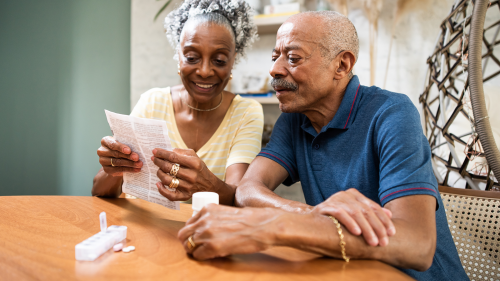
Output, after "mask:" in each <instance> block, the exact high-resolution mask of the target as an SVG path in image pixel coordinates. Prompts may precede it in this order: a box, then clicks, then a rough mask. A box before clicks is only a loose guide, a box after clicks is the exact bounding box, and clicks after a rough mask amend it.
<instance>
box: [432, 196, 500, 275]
mask: <svg viewBox="0 0 500 281" xmlns="http://www.w3.org/2000/svg"><path fill="white" fill-rule="evenodd" d="M439 192H440V193H441V198H442V200H443V204H444V207H445V211H446V216H447V218H448V226H449V227H450V231H451V235H452V236H453V241H454V242H455V246H456V247H457V250H458V255H459V256H460V261H461V262H462V266H463V267H464V269H465V272H466V273H467V275H468V276H469V278H470V280H500V253H499V252H498V251H499V250H500V192H494V191H479V190H470V189H458V188H452V187H446V186H440V187H439Z"/></svg>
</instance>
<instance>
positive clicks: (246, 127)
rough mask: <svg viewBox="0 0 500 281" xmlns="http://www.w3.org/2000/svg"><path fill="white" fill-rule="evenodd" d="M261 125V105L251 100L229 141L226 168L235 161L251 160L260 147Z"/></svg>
mask: <svg viewBox="0 0 500 281" xmlns="http://www.w3.org/2000/svg"><path fill="white" fill-rule="evenodd" d="M263 127H264V114H263V112H262V105H261V104H260V103H258V102H256V101H253V100H252V101H250V105H248V107H247V109H246V110H245V113H244V114H243V117H242V119H241V122H240V123H239V126H238V129H237V131H236V134H235V137H234V139H233V141H232V143H231V147H230V152H229V157H228V159H227V162H226V168H227V167H229V166H231V165H233V164H237V163H246V164H250V163H251V162H252V161H253V159H254V158H255V157H256V156H257V153H259V151H260V148H261V144H262V130H263Z"/></svg>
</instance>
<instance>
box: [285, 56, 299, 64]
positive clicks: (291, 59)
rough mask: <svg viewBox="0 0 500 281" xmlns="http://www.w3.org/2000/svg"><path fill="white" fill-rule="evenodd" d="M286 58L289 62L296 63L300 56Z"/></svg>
mask: <svg viewBox="0 0 500 281" xmlns="http://www.w3.org/2000/svg"><path fill="white" fill-rule="evenodd" d="M288 60H289V61H290V62H291V63H297V62H299V60H300V58H292V57H289V58H288Z"/></svg>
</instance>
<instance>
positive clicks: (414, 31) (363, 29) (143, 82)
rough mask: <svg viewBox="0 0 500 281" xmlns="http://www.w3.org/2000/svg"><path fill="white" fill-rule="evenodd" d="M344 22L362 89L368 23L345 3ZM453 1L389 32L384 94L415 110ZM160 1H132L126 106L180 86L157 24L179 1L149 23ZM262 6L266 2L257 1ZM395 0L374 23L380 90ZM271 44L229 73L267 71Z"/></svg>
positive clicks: (258, 46)
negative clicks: (354, 38)
mask: <svg viewBox="0 0 500 281" xmlns="http://www.w3.org/2000/svg"><path fill="white" fill-rule="evenodd" d="M348 2H349V5H350V10H349V19H350V20H351V21H352V22H353V24H354V26H355V27H356V30H357V32H358V36H359V39H360V52H359V58H358V61H357V63H356V66H355V68H354V72H355V73H356V74H357V75H358V76H359V79H360V81H361V83H362V84H363V85H369V83H370V57H369V32H368V30H369V23H368V19H367V18H366V16H365V15H364V13H363V11H362V10H361V5H360V3H361V1H348ZM453 2H454V0H444V1H443V0H426V1H422V3H425V4H423V5H421V7H419V8H418V9H416V10H414V11H413V12H411V13H409V14H407V15H406V16H405V17H403V19H402V20H401V22H400V23H399V24H398V26H397V28H396V29H395V34H394V42H393V48H392V57H391V64H390V69H389V75H388V79H387V85H386V87H385V88H386V89H388V90H391V91H395V92H400V93H404V94H406V95H408V96H409V97H410V99H411V100H412V101H413V103H414V104H415V106H416V107H417V108H418V109H419V110H420V108H421V106H420V104H418V97H419V95H420V94H421V92H422V90H423V85H424V77H425V74H426V71H427V65H426V60H427V58H428V56H429V55H430V54H431V53H432V52H433V50H434V47H435V40H436V37H437V36H438V33H439V31H440V29H439V26H440V24H441V22H442V21H443V19H444V18H445V17H446V16H447V15H448V14H449V12H450V10H451V6H452V4H453ZM163 3H164V1H160V2H157V1H151V0H132V38H131V46H132V47H131V59H132V61H131V63H132V65H131V95H130V105H131V107H133V106H135V104H136V103H137V101H138V100H139V97H140V95H141V94H142V93H144V92H145V91H147V90H148V89H150V88H153V87H167V86H172V85H177V84H179V83H180V79H179V76H178V75H177V62H176V61H174V60H173V59H172V57H173V56H174V50H173V49H172V48H171V47H170V45H169V43H168V40H167V38H166V37H165V33H164V28H163V19H164V18H165V16H166V15H167V14H168V13H169V12H170V11H172V10H173V9H174V8H176V7H178V6H179V5H180V3H181V0H173V1H172V4H170V6H169V7H168V8H167V9H166V10H165V11H164V12H163V13H162V14H161V15H160V16H159V17H158V20H156V21H153V18H154V15H155V14H156V12H157V11H158V10H159V9H160V7H161V6H162V5H163ZM262 3H263V5H265V4H268V3H269V0H262ZM395 5H396V0H384V1H383V7H382V12H381V14H380V18H379V21H378V24H379V34H378V40H377V42H378V49H377V53H376V55H377V67H376V81H375V85H377V86H379V87H382V86H383V81H384V76H385V68H386V62H387V58H388V48H389V40H390V37H391V28H392V21H393V17H394V7H395ZM305 6H306V8H307V9H309V10H314V9H315V7H316V1H315V0H305ZM275 42H276V35H275V34H266V35H260V40H259V41H258V42H256V43H255V44H254V45H253V47H252V50H250V51H249V52H248V56H247V59H246V60H242V61H241V62H240V63H239V64H238V65H236V66H235V69H234V70H233V73H234V74H235V75H238V73H240V72H245V71H257V72H268V70H269V68H270V67H271V64H272V62H271V50H272V48H273V47H274V44H275ZM280 113H281V112H280V110H279V108H278V105H264V122H265V123H266V124H274V122H275V121H276V119H277V118H278V116H279V115H280ZM276 193H278V194H280V195H281V196H283V197H286V198H289V199H293V200H298V201H303V194H302V190H301V187H300V184H296V185H294V186H292V187H284V186H280V187H279V188H278V189H277V191H276Z"/></svg>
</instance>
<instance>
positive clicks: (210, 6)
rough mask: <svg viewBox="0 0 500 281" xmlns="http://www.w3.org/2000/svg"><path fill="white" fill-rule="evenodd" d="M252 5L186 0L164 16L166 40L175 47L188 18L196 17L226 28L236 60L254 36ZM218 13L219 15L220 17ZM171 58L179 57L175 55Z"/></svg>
mask: <svg viewBox="0 0 500 281" xmlns="http://www.w3.org/2000/svg"><path fill="white" fill-rule="evenodd" d="M252 14H253V12H252V8H250V6H249V5H248V3H247V2H245V1H243V0H186V1H184V2H183V3H182V5H181V6H180V7H179V8H177V9H176V10H174V11H172V12H170V13H169V14H168V15H167V17H166V18H165V24H164V27H165V30H166V35H167V38H168V40H169V41H170V44H171V45H172V47H173V48H175V50H176V51H178V50H179V47H180V46H179V44H180V40H181V34H182V30H183V28H184V26H185V25H186V22H187V21H188V20H189V19H193V18H195V17H196V18H200V20H201V21H208V22H214V23H217V24H220V25H222V26H226V27H230V28H231V30H232V35H234V41H235V45H236V53H237V54H236V59H235V60H236V62H238V61H239V59H240V58H241V57H245V55H246V54H245V50H246V49H247V48H248V47H250V45H251V44H252V43H253V42H254V41H255V40H256V39H257V27H256V26H255V24H254V23H253V19H252ZM221 16H222V17H221ZM174 59H176V60H179V57H178V54H177V52H176V55H175V56H174Z"/></svg>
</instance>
